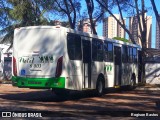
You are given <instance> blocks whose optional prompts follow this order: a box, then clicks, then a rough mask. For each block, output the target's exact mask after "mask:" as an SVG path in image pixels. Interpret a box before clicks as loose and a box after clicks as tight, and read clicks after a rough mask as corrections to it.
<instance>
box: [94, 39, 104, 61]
mask: <svg viewBox="0 0 160 120" xmlns="http://www.w3.org/2000/svg"><path fill="white" fill-rule="evenodd" d="M92 60H93V61H103V42H102V41H101V40H98V39H94V38H93V40H92Z"/></svg>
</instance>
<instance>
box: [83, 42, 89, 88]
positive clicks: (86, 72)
mask: <svg viewBox="0 0 160 120" xmlns="http://www.w3.org/2000/svg"><path fill="white" fill-rule="evenodd" d="M82 47H83V48H82V50H83V52H82V53H83V88H91V42H90V41H87V40H82Z"/></svg>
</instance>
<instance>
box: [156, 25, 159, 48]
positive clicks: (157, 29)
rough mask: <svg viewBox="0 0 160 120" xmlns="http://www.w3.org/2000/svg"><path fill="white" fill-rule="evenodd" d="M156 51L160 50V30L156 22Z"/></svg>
mask: <svg viewBox="0 0 160 120" xmlns="http://www.w3.org/2000/svg"><path fill="white" fill-rule="evenodd" d="M156 49H160V29H159V26H158V23H157V22H156Z"/></svg>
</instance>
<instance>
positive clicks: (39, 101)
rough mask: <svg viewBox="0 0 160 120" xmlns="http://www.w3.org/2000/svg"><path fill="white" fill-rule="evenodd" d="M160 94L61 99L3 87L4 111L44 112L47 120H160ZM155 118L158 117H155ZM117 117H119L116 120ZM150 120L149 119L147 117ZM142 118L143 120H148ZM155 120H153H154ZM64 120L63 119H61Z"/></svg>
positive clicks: (1, 107)
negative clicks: (147, 116)
mask: <svg viewBox="0 0 160 120" xmlns="http://www.w3.org/2000/svg"><path fill="white" fill-rule="evenodd" d="M159 101H160V91H158V90H154V91H151V90H147V91H144V90H134V91H113V90H109V92H107V93H106V94H105V95H103V96H102V97H95V96H94V94H93V92H91V91H90V92H84V93H82V92H81V93H77V92H73V93H72V94H71V95H70V97H68V98H59V97H57V96H56V95H55V94H54V93H53V92H51V91H49V90H37V89H26V88H17V87H13V86H12V85H10V84H1V85H0V111H14V112H16V111H18V112H25V111H29V112H31V111H34V112H40V113H41V112H42V111H46V112H42V115H43V116H45V117H46V116H47V115H48V116H50V115H52V116H53V117H63V118H64V117H69V118H70V119H71V118H72V119H77V118H76V117H83V119H84V118H86V119H99V117H100V118H104V119H105V118H109V119H115V118H116V119H117V118H119V119H124V118H123V117H124V116H128V117H130V115H131V114H132V115H133V116H135V117H130V118H127V119H135V118H139V117H136V116H138V113H140V115H142V116H143V115H144V114H145V115H146V113H147V114H149V115H151V113H155V116H156V115H157V114H158V116H159V118H160V113H157V112H160V107H157V106H156V103H160V102H159ZM153 115H154V114H153ZM115 116H116V117H115ZM145 117H146V116H145ZM145 117H142V118H145ZM150 118H152V117H150ZM59 119H61V118H59Z"/></svg>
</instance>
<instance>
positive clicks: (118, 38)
mask: <svg viewBox="0 0 160 120" xmlns="http://www.w3.org/2000/svg"><path fill="white" fill-rule="evenodd" d="M113 39H115V40H120V41H123V42H128V43H131V42H130V41H129V40H127V39H125V38H121V37H114V38H113Z"/></svg>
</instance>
